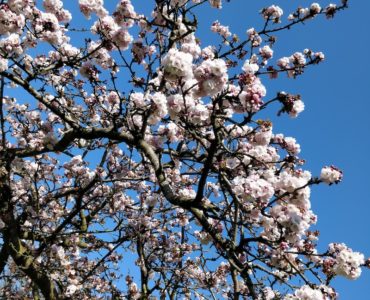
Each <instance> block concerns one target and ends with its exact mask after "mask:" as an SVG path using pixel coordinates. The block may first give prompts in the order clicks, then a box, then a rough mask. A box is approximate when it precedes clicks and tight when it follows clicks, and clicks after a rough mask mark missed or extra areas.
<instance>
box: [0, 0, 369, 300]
mask: <svg viewBox="0 0 370 300" xmlns="http://www.w3.org/2000/svg"><path fill="white" fill-rule="evenodd" d="M235 1H236V0H235ZM39 2H40V3H39ZM41 2H42V3H41ZM72 2H74V1H71V2H69V1H64V5H63V2H62V1H60V0H44V1H34V0H7V1H6V0H5V1H4V0H2V1H1V4H0V35H1V37H0V78H1V80H0V93H1V95H0V126H1V127H0V129H1V130H0V188H1V189H0V287H1V288H0V294H1V296H0V297H2V299H253V300H257V299H258V300H272V299H285V300H288V299H289V300H292V299H297V300H298V299H307V300H308V299H311V300H323V299H326V300H328V299H337V293H336V291H335V290H334V289H333V288H332V287H331V286H330V285H331V281H332V279H333V278H335V277H336V276H344V277H346V278H348V279H356V278H358V277H359V276H360V274H361V267H362V266H365V265H366V264H367V262H366V261H365V258H364V256H363V255H362V254H360V253H358V252H354V251H352V250H351V249H350V248H349V247H347V246H346V245H345V244H340V243H332V244H330V245H329V246H328V248H327V251H325V252H324V253H320V252H318V251H317V249H316V243H317V237H318V232H316V231H315V232H314V231H312V230H311V231H310V227H311V225H313V224H314V223H315V222H316V215H315V214H314V213H313V212H312V211H311V209H310V199H309V198H310V187H311V186H312V185H316V184H320V183H326V184H329V185H331V184H334V183H338V182H339V181H341V178H342V172H341V171H340V170H339V169H338V168H336V167H334V166H326V167H323V169H322V172H321V174H320V175H319V176H318V177H315V176H312V175H311V173H310V172H309V171H306V170H304V169H302V168H303V165H304V161H303V160H302V159H301V158H300V157H299V153H300V146H299V144H298V143H297V142H296V140H295V139H294V138H293V137H286V136H284V135H283V134H280V133H273V131H272V127H273V124H272V123H271V122H270V121H268V120H264V119H261V118H260V117H259V116H260V115H259V112H260V111H262V110H264V109H265V108H266V107H268V106H270V104H271V103H275V104H276V103H277V104H278V105H279V106H280V108H279V110H278V114H289V115H290V116H291V117H293V118H294V117H297V116H298V114H299V113H300V112H302V111H303V109H304V104H303V102H302V100H301V99H300V97H299V96H298V95H292V94H289V93H285V92H280V93H278V94H277V95H276V96H274V97H270V98H267V97H266V89H265V86H264V84H263V82H266V81H268V80H269V77H270V78H276V77H277V76H278V75H279V74H284V73H286V74H287V75H288V76H289V77H292V78H295V77H296V76H299V75H301V74H302V73H303V71H304V70H305V69H306V68H307V67H308V66H309V65H313V64H318V63H320V62H322V61H323V59H324V55H323V54H322V53H321V52H314V51H311V50H307V49H306V50H304V51H303V52H302V53H301V52H296V53H293V54H289V55H288V56H287V57H282V58H279V59H276V60H273V59H272V58H273V47H274V42H275V37H274V34H279V32H281V31H284V30H285V29H290V28H292V27H293V26H295V25H297V24H300V23H303V22H306V21H311V20H312V19H314V18H316V17H327V18H332V17H333V16H334V15H335V14H336V13H337V12H339V11H341V10H343V9H345V8H346V7H347V1H342V2H341V3H338V4H330V5H328V6H326V7H323V8H322V7H321V6H320V5H319V4H318V3H313V4H312V5H311V6H310V7H308V8H302V7H301V8H298V9H297V10H296V11H294V12H292V13H291V14H289V16H288V17H287V18H283V11H282V9H281V8H280V7H278V6H275V5H272V6H270V7H267V8H264V9H262V10H261V16H262V17H263V19H264V26H263V27H262V28H259V29H258V28H256V29H255V28H250V29H247V28H246V35H245V36H243V37H237V36H236V35H233V34H232V33H231V32H230V31H229V28H228V27H227V26H224V25H222V24H220V23H219V22H218V21H215V22H214V23H213V24H212V26H211V28H210V30H211V31H212V32H214V33H215V34H217V35H218V36H219V37H218V38H219V41H220V43H219V45H214V46H203V45H202V46H201V44H200V41H199V39H198V38H197V29H198V21H199V16H198V17H197V10H198V9H199V6H201V5H204V6H209V9H221V6H222V4H223V3H222V2H221V0H209V1H208V0H156V1H145V2H146V5H149V4H150V5H152V6H153V11H152V14H151V15H147V16H145V15H142V14H140V13H139V12H138V11H136V10H135V9H134V7H133V5H132V4H131V2H130V0H120V1H118V0H117V1H115V2H116V3H114V5H115V6H114V7H115V8H114V9H113V10H112V9H111V10H109V9H108V7H106V6H104V3H103V0H79V1H75V2H76V3H72ZM77 2H78V3H77ZM112 2H114V1H112ZM67 5H76V8H75V9H74V10H72V9H71V11H73V12H74V17H75V18H83V17H85V18H86V19H87V20H86V21H85V23H83V24H85V25H84V26H81V27H80V28H73V27H72V26H71V25H70V21H71V18H72V16H71V13H70V11H68V10H67ZM224 5H227V4H226V3H224ZM78 8H79V11H78ZM81 24H82V23H81ZM76 36H77V37H78V39H76ZM129 265H130V267H128V266H129ZM133 268H136V269H137V270H135V271H132V270H133ZM129 269H130V270H131V271H128V270H129Z"/></svg>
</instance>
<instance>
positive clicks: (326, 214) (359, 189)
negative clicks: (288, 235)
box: [136, 0, 370, 300]
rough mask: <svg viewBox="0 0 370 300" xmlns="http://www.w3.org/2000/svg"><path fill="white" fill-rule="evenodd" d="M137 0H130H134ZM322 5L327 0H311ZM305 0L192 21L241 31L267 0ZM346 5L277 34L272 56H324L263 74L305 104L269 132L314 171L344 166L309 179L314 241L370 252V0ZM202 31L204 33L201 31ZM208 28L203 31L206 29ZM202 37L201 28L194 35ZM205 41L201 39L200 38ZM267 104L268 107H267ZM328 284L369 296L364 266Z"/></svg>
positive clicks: (238, 6) (250, 4) (241, 1)
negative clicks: (338, 177) (297, 69)
mask: <svg viewBox="0 0 370 300" xmlns="http://www.w3.org/2000/svg"><path fill="white" fill-rule="evenodd" d="M136 2H137V1H136ZM318 2H319V3H320V4H321V5H322V6H324V5H327V4H328V3H329V2H322V1H318ZM310 3H312V2H310V1H288V0H270V1H265V0H258V1H245V0H232V1H231V3H224V9H223V10H221V11H217V10H213V11H212V12H211V13H210V11H209V10H207V14H202V16H201V18H200V22H201V23H202V24H204V25H205V24H207V23H208V24H209V23H210V22H212V20H214V19H218V20H220V21H221V23H224V24H225V25H226V24H228V25H230V29H231V31H232V32H234V33H237V34H239V35H240V36H244V34H245V29H247V28H249V27H255V28H256V29H258V28H260V27H259V26H258V25H259V24H261V23H260V22H261V21H260V20H261V17H260V16H259V15H258V11H259V9H261V8H262V7H264V6H268V5H271V4H275V5H279V6H281V7H282V8H283V9H284V12H285V13H286V14H285V17H286V16H287V13H288V12H289V11H292V10H293V9H294V7H296V6H298V5H301V6H308V5H309V4H310ZM349 5H350V8H349V9H348V10H346V11H343V12H341V13H339V14H338V15H337V16H336V17H335V18H334V19H333V20H329V21H328V20H326V19H325V18H323V17H321V18H320V17H319V18H317V19H316V20H313V21H311V22H307V24H306V25H298V26H297V27H295V28H293V29H291V30H290V31H285V32H281V33H280V34H278V35H277V37H278V42H277V43H276V45H275V48H274V50H275V54H276V55H275V58H279V57H281V56H289V55H290V54H291V53H293V52H295V51H302V50H303V49H304V48H310V49H312V50H315V51H323V52H324V53H325V55H326V60H325V62H324V63H323V64H320V65H318V66H313V67H312V68H310V69H309V70H307V71H306V73H305V74H304V75H303V76H301V77H299V78H298V79H295V80H293V79H289V80H287V79H286V77H285V76H281V78H279V79H277V80H274V81H271V80H265V81H264V84H265V85H266V87H267V90H268V96H273V95H274V94H275V93H276V91H279V90H284V91H287V92H292V93H299V94H301V95H302V99H303V100H304V102H305V104H306V110H305V111H304V112H303V113H302V114H301V115H300V116H299V117H298V118H297V119H290V118H289V117H285V116H283V117H281V118H280V120H277V121H276V122H274V128H275V132H281V133H284V134H285V135H286V136H293V137H295V138H297V140H298V142H299V143H300V144H301V148H302V153H301V156H302V157H303V158H305V159H306V160H307V164H306V168H307V169H309V170H311V171H312V173H313V174H315V175H317V174H319V172H320V169H321V167H322V166H324V165H330V164H335V165H337V166H338V167H340V168H341V169H342V170H343V171H344V179H343V182H342V183H341V184H339V185H336V186H331V187H328V186H320V187H314V188H313V191H312V197H311V201H312V206H313V210H314V212H315V213H316V214H317V215H318V224H317V228H318V229H319V230H320V232H321V236H320V240H319V245H320V247H319V248H320V249H325V247H326V245H327V244H328V243H330V242H344V243H346V244H347V245H349V246H350V247H351V248H352V249H354V250H357V251H361V252H363V253H364V254H365V256H366V257H369V256H370V172H369V170H370V158H369V155H370V97H369V94H368V90H367V88H369V87H370V76H369V70H370V62H369V59H368V58H367V57H366V55H367V54H368V52H369V50H368V47H370V35H369V33H368V30H369V28H370V18H368V14H367V12H368V11H370V1H349ZM203 34H204V38H205V39H208V36H206V35H205V34H206V32H205V31H204V32H203ZM208 35H209V34H208ZM200 38H202V36H200ZM204 46H206V44H204ZM271 112H272V111H271ZM334 283H335V284H334V286H335V287H336V289H337V291H338V292H339V293H340V299H342V300H354V299H356V300H357V299H358V300H367V299H370V296H369V294H370V270H366V269H364V270H363V275H362V276H361V277H360V278H359V279H358V280H356V281H348V280H344V279H341V278H338V279H336V280H335V282H334Z"/></svg>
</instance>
